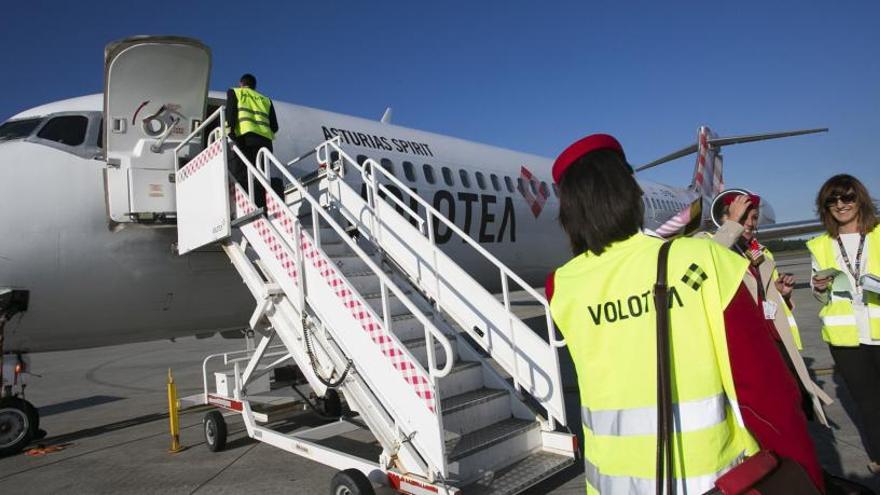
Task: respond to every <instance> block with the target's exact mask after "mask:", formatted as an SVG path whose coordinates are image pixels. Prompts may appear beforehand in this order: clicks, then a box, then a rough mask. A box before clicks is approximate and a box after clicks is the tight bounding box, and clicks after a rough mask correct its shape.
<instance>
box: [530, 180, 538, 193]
mask: <svg viewBox="0 0 880 495" xmlns="http://www.w3.org/2000/svg"><path fill="white" fill-rule="evenodd" d="M536 183H537V181H534V180H530V181H529V189H531V190H532V196H535V195H537V194H538V189H537V188H536V187H535V184H536Z"/></svg>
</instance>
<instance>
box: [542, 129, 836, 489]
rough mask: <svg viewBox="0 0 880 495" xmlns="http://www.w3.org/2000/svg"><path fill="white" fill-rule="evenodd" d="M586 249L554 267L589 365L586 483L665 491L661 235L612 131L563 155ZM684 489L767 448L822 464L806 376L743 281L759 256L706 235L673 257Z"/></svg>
mask: <svg viewBox="0 0 880 495" xmlns="http://www.w3.org/2000/svg"><path fill="white" fill-rule="evenodd" d="M553 180H554V182H556V183H557V184H558V185H559V192H560V193H559V198H560V211H559V220H560V223H561V224H562V227H563V229H564V230H565V232H566V234H567V235H568V237H569V240H570V243H571V248H572V252H573V253H574V258H573V259H572V260H571V261H569V262H568V263H566V264H565V265H563V266H562V267H560V268H559V269H557V270H556V272H555V274H551V276H550V277H548V283H547V293H548V299H550V301H551V302H550V308H551V313H552V315H553V319H554V321H555V322H556V325H557V326H558V327H559V329H560V331H561V332H562V334H563V335H564V337H565V341H566V343H567V347H568V350H569V352H570V353H571V356H572V360H573V362H574V364H575V369H576V371H577V376H578V383H579V388H580V401H581V413H582V423H583V430H584V459H585V467H586V480H587V487H586V489H587V493H602V494H606V495H607V494H629V493H654V491H655V484H656V483H655V479H656V478H655V476H656V471H655V468H656V457H655V456H656V449H657V436H656V427H657V417H656V410H657V395H658V394H657V379H656V324H655V319H654V318H655V317H654V309H653V300H652V297H651V292H652V288H653V285H654V282H655V277H656V273H657V254H658V251H659V249H660V246H661V244H662V241H661V240H660V239H656V238H652V237H649V236H647V235H645V234H644V233H642V223H643V213H644V210H643V208H644V206H643V204H642V191H641V189H640V188H639V185H638V183H637V182H636V180H635V178H634V177H633V175H632V167H630V166H629V165H628V164H627V163H626V158H625V156H624V152H623V148H622V147H621V146H620V143H618V142H617V140H616V139H614V138H613V137H611V136H608V135H605V134H595V135H592V136H588V137H586V138H584V139H581V140H579V141H577V142H575V143H574V144H572V145H571V146H569V147H568V148H567V149H566V150H565V151H563V152H562V154H560V155H559V158H557V160H556V162H555V163H554V165H553ZM668 266H669V276H668V280H669V290H670V294H669V304H670V308H671V309H670V334H671V335H670V343H671V344H670V345H671V354H672V357H671V362H672V366H671V370H672V377H671V380H672V390H673V393H672V401H673V404H674V406H673V411H674V413H673V414H674V422H675V423H674V424H675V434H674V437H675V445H674V452H673V455H672V459H673V463H674V473H675V478H676V482H677V485H678V487H679V489H678V491H677V493H688V494H698V493H704V492H706V491H708V490H709V489H711V488H712V487H713V486H714V482H715V480H716V479H717V478H718V477H719V476H720V475H721V474H722V473H724V472H726V471H727V470H729V469H731V468H732V467H734V466H735V465H737V464H738V463H739V462H740V461H741V460H742V459H743V458H744V456H748V455H750V454H753V453H755V452H757V451H758V449H759V445H760V446H761V447H762V448H765V449H770V450H773V451H774V452H776V453H777V454H778V455H780V456H784V457H789V458H791V459H793V460H795V461H797V462H798V463H800V464H801V465H802V466H803V467H804V468H805V470H806V471H807V472H808V473H809V475H810V477H811V479H812V480H813V481H814V483H815V484H816V485H817V486H819V487H822V472H821V469H820V467H819V462H818V460H817V458H816V453H815V448H814V446H813V444H812V441H811V440H810V437H809V435H808V434H807V426H806V419H805V418H804V415H803V413H802V412H801V410H800V395H799V393H798V389H797V385H795V383H794V380H793V379H792V378H791V375H790V374H789V373H788V371H787V370H786V368H785V364H784V363H783V361H782V358H781V357H780V355H779V352H778V351H777V350H776V347H775V346H774V345H773V342H772V339H771V338H770V336H769V335H768V333H767V331H766V330H765V328H764V325H763V322H762V321H761V319H762V315H761V313H760V312H759V311H758V308H757V307H756V305H755V303H754V301H753V300H752V298H751V296H750V295H749V292H748V289H747V288H746V287H745V286H744V285H743V283H742V280H743V276H744V275H745V273H746V270H747V266H748V263H747V262H746V260H745V259H743V258H742V257H740V256H737V255H736V254H735V253H733V252H731V251H730V250H728V249H724V248H723V247H721V246H719V245H718V244H716V243H714V242H711V241H708V240H705V239H690V238H684V239H679V240H676V241H675V243H674V244H673V246H672V249H671V252H670V254H669V265H668Z"/></svg>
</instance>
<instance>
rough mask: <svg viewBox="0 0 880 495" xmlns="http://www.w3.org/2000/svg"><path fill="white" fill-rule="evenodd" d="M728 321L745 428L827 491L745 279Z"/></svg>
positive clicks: (796, 399) (788, 379) (793, 393)
mask: <svg viewBox="0 0 880 495" xmlns="http://www.w3.org/2000/svg"><path fill="white" fill-rule="evenodd" d="M544 290H545V291H546V293H547V300H548V301H549V300H550V299H551V298H552V297H553V274H552V273H551V274H550V275H549V276H548V277H547V283H546V285H545V287H544ZM724 325H725V330H726V332H727V350H728V353H729V355H730V368H731V372H732V374H733V384H734V387H736V395H737V399H738V400H739V408H740V411H741V412H742V417H743V421H744V422H745V424H746V428H748V430H749V431H750V432H751V433H752V435H754V437H755V439H756V440H757V441H758V444H759V445H760V446H761V448H763V449H767V450H772V451H773V452H776V453H777V454H779V455H781V456H783V457H788V458H791V459H793V460H794V461H797V462H798V463H799V464H800V465H801V466H803V467H804V469H805V470H806V471H807V473H808V474H809V475H810V478H811V479H812V480H813V483H814V484H815V485H816V486H817V487H819V488H820V489H822V490H824V481H823V479H822V468H821V467H820V466H819V459H818V458H817V457H816V449H815V447H814V446H813V441H812V439H810V435H809V433H808V432H807V418H806V417H804V413H803V410H802V409H801V395H800V391H799V390H798V387H797V384H796V383H795V381H794V379H793V378H792V376H791V373H790V372H789V371H788V369H787V368H786V367H785V362H784V361H783V360H782V356H781V355H780V354H779V350H778V349H777V348H776V345H775V344H774V343H773V339H772V337H771V333H770V332H768V331H767V325H766V321H765V320H764V318H763V314H762V313H761V311H760V310H759V309H758V307H757V306H756V305H755V302H754V300H753V299H752V296H751V295H750V294H749V290H748V288H747V287H746V286H745V285H743V284H740V286H739V290H738V291H737V293H736V295H735V296H734V297H733V299H732V300H731V301H730V304H728V306H727V308H726V309H725V310H724Z"/></svg>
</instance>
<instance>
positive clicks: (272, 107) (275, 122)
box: [269, 103, 278, 133]
mask: <svg viewBox="0 0 880 495" xmlns="http://www.w3.org/2000/svg"><path fill="white" fill-rule="evenodd" d="M269 128H270V129H272V132H273V133H276V132H278V119H277V118H276V117H275V105H274V104H273V103H269Z"/></svg>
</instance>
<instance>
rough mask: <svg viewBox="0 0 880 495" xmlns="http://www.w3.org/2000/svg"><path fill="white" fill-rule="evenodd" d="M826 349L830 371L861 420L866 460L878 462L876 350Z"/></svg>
mask: <svg viewBox="0 0 880 495" xmlns="http://www.w3.org/2000/svg"><path fill="white" fill-rule="evenodd" d="M829 347H830V348H831V357H832V358H834V368H835V370H836V371H837V372H838V373H840V376H842V377H843V381H844V383H846V388H847V389H849V393H850V395H852V398H853V401H855V403H856V410H857V411H858V413H859V416H861V417H860V418H859V419H861V420H862V425H863V430H862V437H863V439H864V441H865V442H866V443H867V445H866V446H865V447H866V449H867V451H868V457H870V458H871V460H872V461H874V462H880V346H876V345H859V346H858V347H835V346H833V345H832V346H829Z"/></svg>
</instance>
